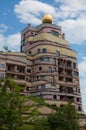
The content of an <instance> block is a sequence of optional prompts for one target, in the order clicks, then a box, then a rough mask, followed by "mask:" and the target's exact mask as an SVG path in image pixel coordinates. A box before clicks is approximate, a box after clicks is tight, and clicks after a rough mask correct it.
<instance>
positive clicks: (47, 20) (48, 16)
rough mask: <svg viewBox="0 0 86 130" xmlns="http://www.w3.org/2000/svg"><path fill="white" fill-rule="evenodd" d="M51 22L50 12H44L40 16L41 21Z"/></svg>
mask: <svg viewBox="0 0 86 130" xmlns="http://www.w3.org/2000/svg"><path fill="white" fill-rule="evenodd" d="M52 22H53V17H52V16H51V15H50V14H45V15H44V16H43V17H42V23H52Z"/></svg>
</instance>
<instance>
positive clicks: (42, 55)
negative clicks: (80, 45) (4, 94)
mask: <svg viewBox="0 0 86 130" xmlns="http://www.w3.org/2000/svg"><path fill="white" fill-rule="evenodd" d="M52 22H53V19H52V17H51V16H49V15H48V14H47V15H46V16H44V17H43V19H42V24H41V25H39V26H37V27H32V26H31V25H28V26H27V27H26V28H25V29H24V30H23V31H22V34H21V53H18V54H17V53H8V54H7V55H6V54H4V53H3V54H2V55H4V57H5V59H6V58H7V59H6V60H5V61H4V60H3V58H2V60H3V62H4V64H5V66H6V68H5V70H4V73H5V74H7V73H10V74H11V76H12V77H13V78H14V79H15V80H16V82H17V83H19V84H20V85H21V86H22V87H25V90H24V92H22V93H23V94H24V93H26V94H29V95H36V96H39V97H40V98H44V99H45V100H46V102H48V103H49V104H51V105H53V106H55V105H57V106H59V107H62V106H64V105H65V104H66V103H67V102H68V101H69V100H70V101H71V102H72V104H73V105H74V106H75V107H76V109H77V110H78V111H82V103H81V93H80V85H79V72H78V63H77V55H76V52H75V51H74V50H72V49H70V47H69V42H68V41H67V40H65V34H63V33H62V30H61V27H60V26H57V25H54V24H52ZM6 56H8V57H6ZM13 56H14V57H17V58H13ZM13 59H14V60H13ZM9 66H10V67H9ZM11 67H12V68H11Z"/></svg>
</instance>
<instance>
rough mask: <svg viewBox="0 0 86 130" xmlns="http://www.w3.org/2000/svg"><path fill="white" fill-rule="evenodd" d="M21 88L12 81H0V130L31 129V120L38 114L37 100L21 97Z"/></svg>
mask: <svg viewBox="0 0 86 130" xmlns="http://www.w3.org/2000/svg"><path fill="white" fill-rule="evenodd" d="M21 91H22V89H21V87H20V86H19V85H17V84H16V83H15V82H14V81H13V80H12V79H10V78H5V79H1V80H0V130H15V129H16V130H25V129H27V128H30V129H31V128H32V125H31V123H32V122H33V119H34V120H35V119H37V117H38V115H39V112H38V111H37V107H36V104H37V102H40V101H38V98H37V99H36V98H35V100H34V98H33V97H29V96H24V95H23V96H21V95H20V92H21Z"/></svg>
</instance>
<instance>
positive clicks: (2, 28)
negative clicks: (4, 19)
mask: <svg viewBox="0 0 86 130" xmlns="http://www.w3.org/2000/svg"><path fill="white" fill-rule="evenodd" d="M7 29H8V26H6V25H5V24H0V33H3V32H5V31H6V30H7Z"/></svg>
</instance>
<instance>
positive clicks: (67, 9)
mask: <svg viewBox="0 0 86 130" xmlns="http://www.w3.org/2000/svg"><path fill="white" fill-rule="evenodd" d="M55 2H57V3H59V4H60V7H59V9H60V11H61V12H62V13H63V16H65V18H66V17H71V18H73V17H77V16H78V15H79V14H80V12H82V11H86V1H85V0H55Z"/></svg>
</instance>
